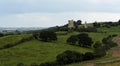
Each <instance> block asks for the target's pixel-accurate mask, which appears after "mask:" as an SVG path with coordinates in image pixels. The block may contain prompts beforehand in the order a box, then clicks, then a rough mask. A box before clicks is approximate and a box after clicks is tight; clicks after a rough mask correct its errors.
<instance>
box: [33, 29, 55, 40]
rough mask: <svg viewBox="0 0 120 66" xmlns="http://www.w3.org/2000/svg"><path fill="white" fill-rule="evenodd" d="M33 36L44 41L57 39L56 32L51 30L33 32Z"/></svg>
mask: <svg viewBox="0 0 120 66" xmlns="http://www.w3.org/2000/svg"><path fill="white" fill-rule="evenodd" d="M33 37H34V38H35V39H37V40H41V41H44V42H48V41H56V40H57V35H56V33H55V32H52V31H41V32H40V33H35V34H33Z"/></svg>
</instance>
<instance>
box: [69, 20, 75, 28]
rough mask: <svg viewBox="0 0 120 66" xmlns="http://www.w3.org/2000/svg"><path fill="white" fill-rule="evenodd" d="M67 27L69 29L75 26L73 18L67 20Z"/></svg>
mask: <svg viewBox="0 0 120 66" xmlns="http://www.w3.org/2000/svg"><path fill="white" fill-rule="evenodd" d="M68 28H69V29H72V28H75V25H74V20H68Z"/></svg>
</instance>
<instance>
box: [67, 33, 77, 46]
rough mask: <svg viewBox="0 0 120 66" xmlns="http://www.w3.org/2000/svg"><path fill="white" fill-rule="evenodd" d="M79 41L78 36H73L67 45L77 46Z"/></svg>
mask: <svg viewBox="0 0 120 66" xmlns="http://www.w3.org/2000/svg"><path fill="white" fill-rule="evenodd" d="M77 41H78V37H77V36H76V35H72V36H70V37H69V38H68V39H67V43H69V44H76V42H77Z"/></svg>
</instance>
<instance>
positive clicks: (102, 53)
mask: <svg viewBox="0 0 120 66" xmlns="http://www.w3.org/2000/svg"><path fill="white" fill-rule="evenodd" d="M105 55H106V50H105V49H104V47H103V46H101V47H99V48H96V49H95V50H94V56H95V57H96V58H99V57H103V56H105Z"/></svg>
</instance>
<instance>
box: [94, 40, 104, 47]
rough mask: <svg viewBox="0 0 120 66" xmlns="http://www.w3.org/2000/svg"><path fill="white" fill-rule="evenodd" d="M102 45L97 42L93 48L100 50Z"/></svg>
mask: <svg viewBox="0 0 120 66" xmlns="http://www.w3.org/2000/svg"><path fill="white" fill-rule="evenodd" d="M101 45H102V44H101V43H100V42H99V41H97V42H95V44H94V45H93V48H98V47H100V46H101Z"/></svg>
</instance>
